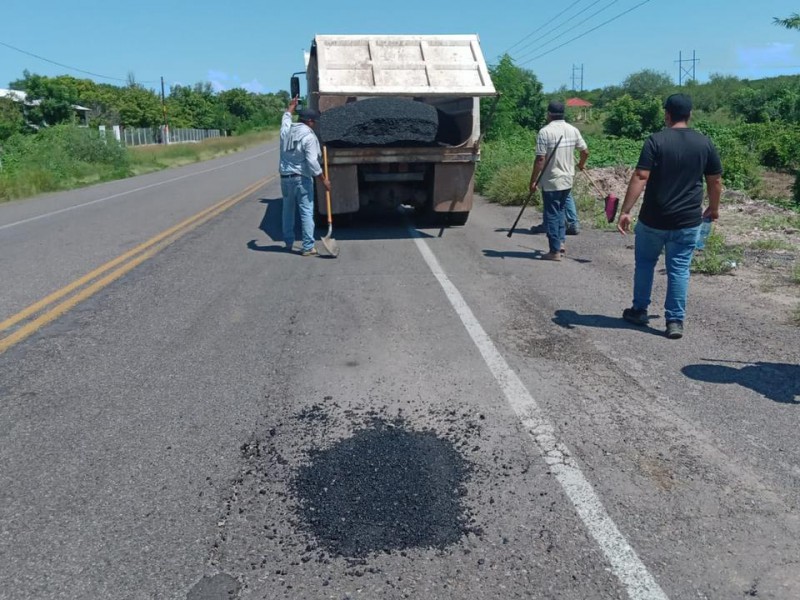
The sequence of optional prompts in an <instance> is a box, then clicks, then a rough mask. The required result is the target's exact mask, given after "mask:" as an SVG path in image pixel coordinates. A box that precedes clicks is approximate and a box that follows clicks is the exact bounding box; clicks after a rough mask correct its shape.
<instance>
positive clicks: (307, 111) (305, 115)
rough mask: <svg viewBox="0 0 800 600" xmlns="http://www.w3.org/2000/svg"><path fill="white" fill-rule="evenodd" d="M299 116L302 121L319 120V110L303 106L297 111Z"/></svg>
mask: <svg viewBox="0 0 800 600" xmlns="http://www.w3.org/2000/svg"><path fill="white" fill-rule="evenodd" d="M297 116H298V118H299V119H300V120H301V121H318V120H319V111H316V110H314V109H313V108H302V109H300V110H299V111H297Z"/></svg>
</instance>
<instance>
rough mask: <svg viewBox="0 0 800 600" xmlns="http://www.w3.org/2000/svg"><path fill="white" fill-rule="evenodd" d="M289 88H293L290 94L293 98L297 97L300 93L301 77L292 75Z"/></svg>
mask: <svg viewBox="0 0 800 600" xmlns="http://www.w3.org/2000/svg"><path fill="white" fill-rule="evenodd" d="M289 89H290V90H291V92H290V94H291V96H292V98H297V97H298V96H299V95H300V78H299V77H296V76H295V77H292V78H291V80H289Z"/></svg>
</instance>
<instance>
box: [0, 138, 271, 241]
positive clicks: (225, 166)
mask: <svg viewBox="0 0 800 600" xmlns="http://www.w3.org/2000/svg"><path fill="white" fill-rule="evenodd" d="M277 149H278V148H277V147H276V148H272V149H271V150H265V151H264V152H259V153H258V154H254V155H253V156H248V157H247V158H240V159H239V160H235V161H233V162H229V163H227V164H224V165H220V166H218V167H212V168H210V169H203V170H202V171H197V172H195V173H189V174H188V175H181V176H180V177H173V178H172V179H167V180H166V181H159V182H158V183H151V184H149V185H144V186H142V187H139V188H136V189H133V190H127V191H125V192H119V193H118V194H112V195H111V196H105V197H104V198H98V199H96V200H90V201H89V202H84V203H83V204H76V205H75V206H68V207H66V208H60V209H58V210H54V211H53V212H49V213H45V214H43V215H37V216H35V217H30V218H28V219H22V220H21V221H15V222H13V223H8V224H6V225H0V231H2V230H3V229H8V228H9V227H16V226H17V225H22V224H24V223H30V222H31V221H38V220H39V219H44V218H45V217H52V216H54V215H58V214H61V213H65V212H68V211H70V210H75V209H76V208H83V207H84V206H89V205H91V204H97V203H98V202H105V201H106V200H112V199H114V198H119V197H120V196H127V195H128V194H135V193H136V192H141V191H144V190H149V189H150V188H154V187H158V186H160V185H166V184H168V183H173V182H175V181H180V180H181V179H188V178H189V177H195V176H197V175H202V174H203V173H211V172H213V171H219V170H220V169H227V168H228V167H231V166H233V165H236V164H239V163H243V162H247V161H248V160H253V159H254V158H258V157H259V156H264V155H265V154H271V153H272V152H275V151H277Z"/></svg>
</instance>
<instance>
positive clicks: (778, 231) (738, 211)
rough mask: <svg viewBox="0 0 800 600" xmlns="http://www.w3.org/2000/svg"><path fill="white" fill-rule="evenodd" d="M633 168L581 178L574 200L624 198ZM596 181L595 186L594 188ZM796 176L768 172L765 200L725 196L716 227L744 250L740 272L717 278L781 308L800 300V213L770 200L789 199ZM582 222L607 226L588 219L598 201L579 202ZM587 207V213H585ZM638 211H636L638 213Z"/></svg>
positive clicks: (601, 171) (732, 194) (605, 170)
mask: <svg viewBox="0 0 800 600" xmlns="http://www.w3.org/2000/svg"><path fill="white" fill-rule="evenodd" d="M632 172H633V170H632V169H630V168H628V167H606V168H602V169H591V170H589V171H587V173H586V174H587V175H588V177H584V176H582V175H580V174H579V175H578V176H577V179H576V183H575V191H576V196H577V197H578V198H580V197H586V196H589V197H593V198H602V197H604V196H605V195H606V194H609V193H613V194H615V195H616V196H617V197H619V198H620V199H621V198H624V196H625V190H626V188H627V185H628V181H629V179H630V176H631V174H632ZM590 182H593V184H594V185H592V183H590ZM792 183H793V177H792V176H791V175H788V174H785V173H776V172H765V173H764V175H763V186H762V189H763V196H764V199H756V198H751V197H749V196H748V195H747V194H745V193H743V192H739V191H736V190H725V191H724V192H723V199H722V206H721V208H720V219H719V221H718V222H717V223H716V224H715V227H716V230H717V231H718V232H719V233H721V234H722V235H723V236H724V238H725V242H726V244H727V245H730V246H736V247H739V248H741V250H742V252H743V255H742V260H741V261H738V262H737V263H736V268H734V269H733V270H731V271H730V272H729V273H727V274H726V275H720V276H719V277H735V278H736V279H737V280H738V281H740V282H741V284H742V285H746V286H749V287H751V288H754V289H755V290H758V291H759V293H761V294H763V295H765V296H767V297H769V298H770V299H771V300H772V301H774V302H775V303H777V304H778V305H779V306H781V307H784V308H789V309H791V310H795V309H796V307H797V306H798V301H799V300H800V282H797V281H796V279H797V278H798V277H799V276H800V213H798V212H795V211H792V210H788V209H785V208H781V207H779V206H776V205H774V204H771V203H770V202H769V201H768V200H767V198H769V199H788V198H790V197H791V187H792ZM579 205H582V206H583V209H584V210H583V214H582V220H583V221H584V223H585V222H586V221H590V222H591V223H592V225H593V226H594V227H602V226H605V225H604V224H603V223H602V219H594V221H592V220H591V219H586V216H588V214H587V213H592V212H594V213H595V214H597V212H598V207H599V206H600V202H599V201H598V202H597V203H595V205H594V206H593V205H592V204H591V203H581V202H580V201H579ZM587 206H588V210H587ZM634 210H636V209H634Z"/></svg>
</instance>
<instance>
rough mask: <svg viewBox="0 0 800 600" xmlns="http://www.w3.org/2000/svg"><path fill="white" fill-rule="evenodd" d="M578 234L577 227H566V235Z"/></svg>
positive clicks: (578, 229)
mask: <svg viewBox="0 0 800 600" xmlns="http://www.w3.org/2000/svg"><path fill="white" fill-rule="evenodd" d="M580 232H581V230H580V228H579V227H567V235H578V234H579V233H580Z"/></svg>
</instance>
